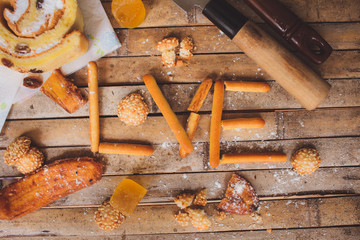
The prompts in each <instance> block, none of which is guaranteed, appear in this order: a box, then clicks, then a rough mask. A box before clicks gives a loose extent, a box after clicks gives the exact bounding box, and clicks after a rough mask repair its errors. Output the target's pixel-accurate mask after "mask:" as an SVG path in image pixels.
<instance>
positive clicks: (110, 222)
mask: <svg viewBox="0 0 360 240" xmlns="http://www.w3.org/2000/svg"><path fill="white" fill-rule="evenodd" d="M94 218H95V223H96V224H97V225H98V227H99V228H100V229H102V230H105V231H112V230H114V229H116V228H118V227H119V226H120V225H121V224H122V223H123V222H124V220H125V216H124V215H122V214H121V212H120V211H119V210H116V209H115V208H114V207H113V206H111V204H110V202H109V201H105V202H103V203H102V204H101V205H100V207H99V208H98V210H97V211H96V212H95V216H94Z"/></svg>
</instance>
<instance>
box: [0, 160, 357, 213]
mask: <svg viewBox="0 0 360 240" xmlns="http://www.w3.org/2000/svg"><path fill="white" fill-rule="evenodd" d="M359 170H360V168H359V167H347V168H321V169H319V170H317V172H316V173H315V174H312V175H310V176H300V175H297V174H296V172H294V171H292V170H290V169H281V170H249V171H241V172H238V173H239V174H240V175H241V176H243V177H244V178H245V179H247V180H248V181H250V182H251V184H252V186H253V187H254V188H255V189H256V192H257V194H258V195H259V196H262V197H273V196H287V197H289V196H301V195H307V194H321V195H326V194H359V193H360V185H359V184H357V182H358V181H359V179H360V173H359ZM231 175H232V172H208V173H187V174H182V173H181V174H161V175H137V176H129V177H128V178H130V179H133V180H134V181H136V182H138V183H139V184H141V185H142V186H144V187H145V188H146V189H147V190H148V191H147V194H146V196H145V197H144V198H143V200H142V203H154V202H167V201H172V200H173V198H174V197H175V196H176V195H177V194H179V193H181V192H183V191H184V190H194V191H197V190H200V189H202V188H206V189H207V190H208V194H207V197H208V198H209V199H221V198H222V197H223V195H224V193H225V189H226V186H227V182H228V181H229V179H230V178H231ZM124 178H127V177H126V176H104V177H103V178H102V179H101V180H100V181H99V182H98V183H96V184H95V185H92V186H90V187H88V188H86V189H82V190H81V191H79V192H76V193H73V194H71V195H68V196H66V197H64V198H61V199H59V200H57V201H56V202H54V203H52V204H50V205H49V206H53V207H54V206H56V207H58V206H61V207H66V206H86V205H94V204H95V205H99V204H101V203H102V202H103V201H105V200H106V199H107V198H109V197H110V196H111V195H112V194H113V192H114V190H115V188H116V186H117V185H118V184H119V183H120V182H121V180H123V179H124ZM329 179H331V181H329ZM13 181H14V180H13V179H4V180H3V184H4V186H5V185H8V184H9V183H10V182H13ZM179 182H181V184H179Z"/></svg>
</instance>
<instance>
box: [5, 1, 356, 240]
mask: <svg viewBox="0 0 360 240" xmlns="http://www.w3.org/2000/svg"><path fill="white" fill-rule="evenodd" d="M101 1H102V3H103V6H104V8H105V10H106V12H107V13H108V16H109V18H110V21H111V23H112V24H113V26H114V27H115V32H116V33H117V35H118V37H119V39H120V41H121V43H122V47H121V48H120V49H118V50H117V51H114V52H113V53H111V54H109V55H108V56H106V57H104V58H102V59H100V60H99V61H98V65H99V74H100V75H99V77H100V83H99V85H100V88H99V89H100V116H101V139H102V140H107V141H114V142H115V141H116V142H118V141H121V142H139V143H147V144H151V145H152V146H153V147H154V149H155V152H154V154H153V155H152V156H148V157H147V156H129V155H114V154H93V153H91V152H90V148H89V144H90V142H89V121H88V104H86V105H85V106H84V107H83V108H81V109H80V110H79V111H77V112H75V113H74V114H71V115H70V114H68V113H66V112H65V111H64V110H62V109H61V108H60V107H58V106H56V104H55V103H53V102H52V101H51V100H50V99H48V98H47V97H45V96H43V95H42V94H37V95H36V96H34V97H33V98H31V99H30V100H28V101H25V102H23V103H21V104H17V105H15V106H14V107H13V108H12V110H11V113H10V115H9V117H8V120H7V121H6V124H5V127H4V129H3V131H2V132H1V133H0V186H1V187H2V186H5V185H7V184H10V183H11V182H13V181H16V180H17V179H18V178H19V177H21V174H20V173H19V172H18V171H17V170H16V168H14V167H12V166H8V165H6V164H5V163H4V161H3V154H4V151H5V148H6V146H7V145H8V144H9V143H10V142H11V141H12V140H13V139H14V138H16V137H18V136H19V135H23V134H24V135H27V136H29V137H31V138H32V139H33V141H34V143H35V145H38V146H40V148H41V150H42V151H43V152H44V154H45V156H46V163H50V162H52V161H54V160H58V159H63V158H70V157H80V156H89V157H96V158H97V159H98V160H99V161H101V162H102V163H104V165H105V168H104V175H103V178H102V180H101V181H100V182H99V183H97V184H95V185H93V186H91V187H89V188H87V189H83V190H81V191H79V192H77V193H74V194H72V195H69V196H67V197H65V198H62V199H60V200H58V201H56V202H54V203H52V204H50V205H48V206H46V207H44V208H43V209H41V210H39V211H36V212H34V213H31V214H29V215H27V216H25V217H22V218H19V219H16V220H14V221H0V238H2V239H18V240H21V239H34V240H39V239H44V238H45V239H50V240H52V239H54V240H58V239H70V240H71V239H74V240H80V239H119V238H122V239H140V240H141V239H150V240H152V239H175V240H177V239H226V240H227V239H321V240H322V239H326V240H328V239H329V240H332V239H334V240H335V239H336V240H338V239H346V240H352V239H358V238H359V237H358V236H359V235H360V227H359V226H360V212H359V209H360V205H359V203H360V186H359V179H360V176H359V168H360V148H359V146H360V97H359V93H360V54H359V53H360V52H359V51H360V35H359V31H360V15H359V12H360V1H354V0H315V1H305V0H279V1H281V2H282V3H284V4H285V5H286V6H287V7H289V8H290V9H291V10H292V11H293V12H294V13H295V14H297V15H298V16H299V17H300V18H301V19H302V20H303V21H304V22H306V23H308V24H309V25H310V26H311V27H313V28H314V29H316V30H317V31H318V32H319V33H320V34H321V35H322V36H323V37H324V38H325V39H326V40H327V41H328V42H329V43H330V44H331V46H332V47H333V48H334V52H333V53H332V55H331V56H330V58H329V59H328V60H327V61H326V62H325V63H324V64H322V65H314V64H310V63H309V65H310V66H311V67H312V68H313V69H314V70H315V71H316V72H318V73H319V74H320V75H321V77H323V78H324V79H325V80H326V81H328V82H329V83H330V84H331V85H332V88H331V91H330V94H329V96H328V97H327V98H326V99H325V100H324V101H323V102H322V103H321V104H320V105H319V108H318V109H317V110H314V111H305V110H304V109H303V108H302V107H301V106H300V104H298V103H297V102H296V101H295V100H294V99H293V98H292V97H291V96H290V95H289V94H288V93H286V92H285V91H284V90H283V89H282V88H281V87H280V86H279V84H277V82H276V81H274V79H272V78H271V77H270V76H269V75H268V74H267V73H266V72H264V71H263V70H262V69H261V68H260V67H259V66H257V64H255V63H254V62H253V61H252V60H251V59H249V58H248V57H247V56H246V55H245V54H244V53H243V52H242V50H241V49H239V48H237V47H236V46H235V45H234V44H232V43H231V41H230V40H229V39H228V38H227V37H226V36H225V35H224V34H223V33H222V32H221V31H219V30H218V29H217V28H216V27H214V26H213V24H212V23H211V22H210V21H208V20H207V19H206V18H205V17H204V16H203V15H202V14H201V11H200V9H199V8H195V9H193V10H192V11H191V12H190V13H188V14H186V13H185V12H183V11H182V10H181V9H180V8H178V7H177V6H176V5H175V4H174V3H173V2H172V1H171V0H144V1H143V2H144V4H145V8H146V11H147V16H146V19H145V21H144V23H143V24H141V25H140V27H139V28H136V29H123V28H120V26H119V24H118V23H117V22H116V21H115V19H114V18H113V16H112V14H111V9H110V6H111V0H101ZM229 2H230V3H231V4H232V5H233V6H234V7H236V8H237V9H239V10H240V11H241V12H242V13H243V14H244V15H245V16H247V17H248V18H250V19H251V20H253V21H255V22H256V23H258V24H259V25H260V27H262V28H263V29H265V30H266V31H267V32H268V33H269V34H271V35H272V36H274V37H275V38H276V39H278V40H279V41H280V42H281V43H282V44H284V45H286V46H288V44H287V43H285V42H284V40H282V39H280V37H279V36H277V35H276V34H275V33H274V31H273V30H272V29H270V28H269V27H268V26H267V25H266V24H265V23H264V22H263V21H262V20H261V19H260V18H259V17H258V16H257V15H256V14H254V12H253V11H251V10H250V9H249V7H247V6H246V5H245V4H244V2H243V1H239V0H229ZM159 16H161V17H159ZM166 36H176V37H178V38H180V39H182V38H184V37H186V36H191V37H192V38H193V39H194V42H195V45H196V49H195V51H194V58H193V59H191V60H190V61H188V62H187V65H186V66H183V67H176V68H174V69H168V68H163V67H162V66H161V63H160V53H159V52H157V51H156V50H155V45H156V43H157V42H158V41H159V40H161V39H163V38H164V37H166ZM294 54H296V55H298V56H300V55H299V54H298V53H296V52H294ZM307 63H308V61H307ZM148 73H151V74H153V75H154V76H155V78H156V80H157V81H158V82H159V83H160V87H161V89H162V91H163V93H164V95H165V97H166V99H167V100H168V101H169V104H170V106H171V107H172V109H173V110H174V111H175V113H176V114H177V116H178V117H179V119H180V121H181V123H182V124H183V125H185V122H186V119H187V117H188V115H189V112H188V111H187V107H188V105H189V103H190V101H191V99H192V97H193V96H194V94H195V91H196V89H197V87H198V86H199V84H200V82H201V81H202V80H204V79H205V78H206V77H211V78H212V79H213V80H216V79H220V78H221V79H224V80H244V81H260V82H267V83H268V84H270V86H271V91H270V92H269V93H267V94H257V93H242V92H226V93H225V98H224V112H223V119H230V118H236V117H263V118H264V119H265V121H266V125H265V127H264V128H262V129H256V130H254V129H238V130H232V131H222V139H221V153H229V152H233V153H235V152H268V151H274V152H283V153H285V154H286V155H287V162H285V163H265V164H258V163H246V164H231V165H221V166H219V167H218V168H216V169H213V168H211V167H210V166H209V165H208V152H209V126H210V117H211V108H212V96H213V90H211V91H210V93H209V95H208V97H207V99H206V101H205V102H204V105H203V107H202V108H201V111H200V114H201V120H200V125H199V129H198V131H197V132H196V135H195V138H194V140H193V144H194V152H193V153H191V154H190V155H189V156H188V157H187V158H186V159H181V158H180V157H179V154H178V151H179V145H178V143H177V141H176V139H175V137H174V135H173V133H172V132H171V130H170V129H169V127H168V125H167V123H166V122H165V120H164V118H163V117H162V115H161V113H160V111H159V109H158V108H157V106H156V104H155V103H154V101H153V100H152V98H151V96H150V94H149V93H148V91H147V89H146V87H145V86H144V83H143V80H142V76H143V75H144V74H148ZM70 78H72V79H73V80H74V82H75V84H76V85H77V86H79V87H80V90H81V91H82V92H83V94H84V95H85V96H87V91H88V89H87V69H86V68H83V69H81V70H80V71H78V72H76V73H74V74H72V75H71V76H70ZM136 91H137V92H140V93H141V94H142V95H143V96H144V97H145V101H146V102H147V103H148V105H149V107H150V115H149V118H148V120H147V121H146V122H145V123H144V124H143V125H141V126H139V127H129V126H126V125H124V124H123V123H121V122H120V121H119V119H118V118H117V116H116V106H117V104H118V102H119V100H120V99H121V98H122V97H124V96H126V95H127V94H129V93H131V92H136ZM304 146H309V147H315V148H316V149H317V150H318V151H319V153H320V156H321V159H322V162H321V164H320V168H319V169H318V170H317V171H316V172H315V173H314V174H312V175H310V176H300V175H297V174H296V173H295V172H294V171H293V170H292V165H291V163H290V158H291V155H292V154H293V153H294V152H295V151H296V150H297V149H299V148H301V147H304ZM233 172H237V173H239V174H240V175H242V176H244V177H245V178H246V179H248V180H249V181H250V182H251V184H252V185H253V186H254V188H255V190H256V191H257V193H258V194H259V196H260V200H261V208H260V209H259V213H260V214H261V217H262V220H263V221H262V223H256V222H255V220H254V219H252V218H251V217H250V216H236V215H231V216H228V217H227V218H226V219H224V220H223V221H218V220H216V218H215V217H214V214H215V208H216V206H217V203H218V202H219V201H220V199H221V198H222V197H223V195H224V193H225V187H226V184H227V181H228V180H229V178H230V176H231V174H232V173H233ZM124 178H131V179H134V180H136V181H138V182H139V183H141V184H142V185H144V186H145V187H146V188H147V189H148V194H147V195H146V196H145V198H144V199H143V200H142V201H141V203H140V206H139V207H138V208H137V209H136V211H135V213H134V214H133V215H132V216H131V217H130V218H128V219H127V220H126V222H125V223H124V224H123V225H121V226H120V227H119V228H118V229H117V230H115V231H112V232H106V231H102V230H100V229H98V228H97V227H96V224H95V223H94V221H93V215H94V211H95V210H96V208H97V206H98V205H99V204H101V203H102V202H103V201H104V200H105V199H107V198H108V197H110V196H111V194H112V192H113V190H114V188H115V187H116V185H117V184H118V183H119V182H120V181H121V180H122V179H124ZM201 188H207V189H208V196H207V197H208V199H210V203H209V204H208V205H207V207H206V212H207V213H208V214H209V215H210V219H211V221H212V227H211V228H210V229H209V230H208V231H205V232H198V231H196V229H194V228H193V227H192V226H191V225H189V226H188V227H181V226H180V225H178V224H177V223H176V222H175V221H174V220H173V217H172V215H173V213H174V212H175V211H176V210H177V207H176V206H175V205H174V204H173V202H172V200H173V198H174V197H175V196H176V195H177V194H178V193H180V192H182V191H183V190H199V189H201Z"/></svg>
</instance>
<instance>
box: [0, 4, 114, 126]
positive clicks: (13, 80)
mask: <svg viewBox="0 0 360 240" xmlns="http://www.w3.org/2000/svg"><path fill="white" fill-rule="evenodd" d="M78 4H79V7H80V9H81V12H82V14H83V17H84V22H85V29H84V33H85V34H86V36H87V37H88V39H89V40H90V42H89V50H88V51H87V53H86V54H85V55H83V56H81V57H80V58H78V59H76V60H74V61H72V62H70V63H68V64H66V65H64V66H62V68H61V71H62V72H63V73H64V74H65V75H68V74H71V73H73V72H76V71H78V70H80V69H81V68H83V67H85V66H86V65H87V64H88V62H90V61H96V60H98V59H99V58H101V57H103V56H105V55H107V54H109V53H111V52H113V51H115V50H116V49H118V48H119V47H121V44H120V42H119V40H118V38H117V36H116V34H115V32H114V29H113V28H112V26H111V24H110V21H109V19H108V17H107V15H106V13H105V10H104V8H103V6H102V4H101V1H100V0H78ZM49 75H50V73H43V74H42V78H43V79H44V80H46V79H47V78H48V77H49ZM26 76H27V74H21V73H18V72H15V71H12V70H9V69H8V68H6V67H4V66H0V131H1V129H2V127H3V125H4V122H5V120H6V117H7V115H8V113H9V111H10V107H11V105H12V104H13V103H15V102H22V101H24V100H26V99H28V98H29V97H31V96H32V95H34V94H35V93H37V92H38V91H39V90H40V89H35V90H31V89H28V88H25V87H23V86H21V83H22V80H23V79H24V77H26ZM16 93H17V94H16ZM15 94H16V96H15ZM14 96H15V98H14Z"/></svg>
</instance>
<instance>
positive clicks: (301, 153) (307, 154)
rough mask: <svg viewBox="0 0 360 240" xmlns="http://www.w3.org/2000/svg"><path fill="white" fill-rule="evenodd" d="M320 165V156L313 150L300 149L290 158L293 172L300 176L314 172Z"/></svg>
mask: <svg viewBox="0 0 360 240" xmlns="http://www.w3.org/2000/svg"><path fill="white" fill-rule="evenodd" d="M320 163H321V159H320V154H319V152H318V151H316V149H313V148H301V149H299V150H298V151H296V153H295V154H294V155H293V156H292V158H291V164H292V165H293V168H294V170H295V171H296V172H297V173H298V174H300V175H304V174H311V173H313V172H315V171H316V170H317V169H318V168H319V166H320Z"/></svg>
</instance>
